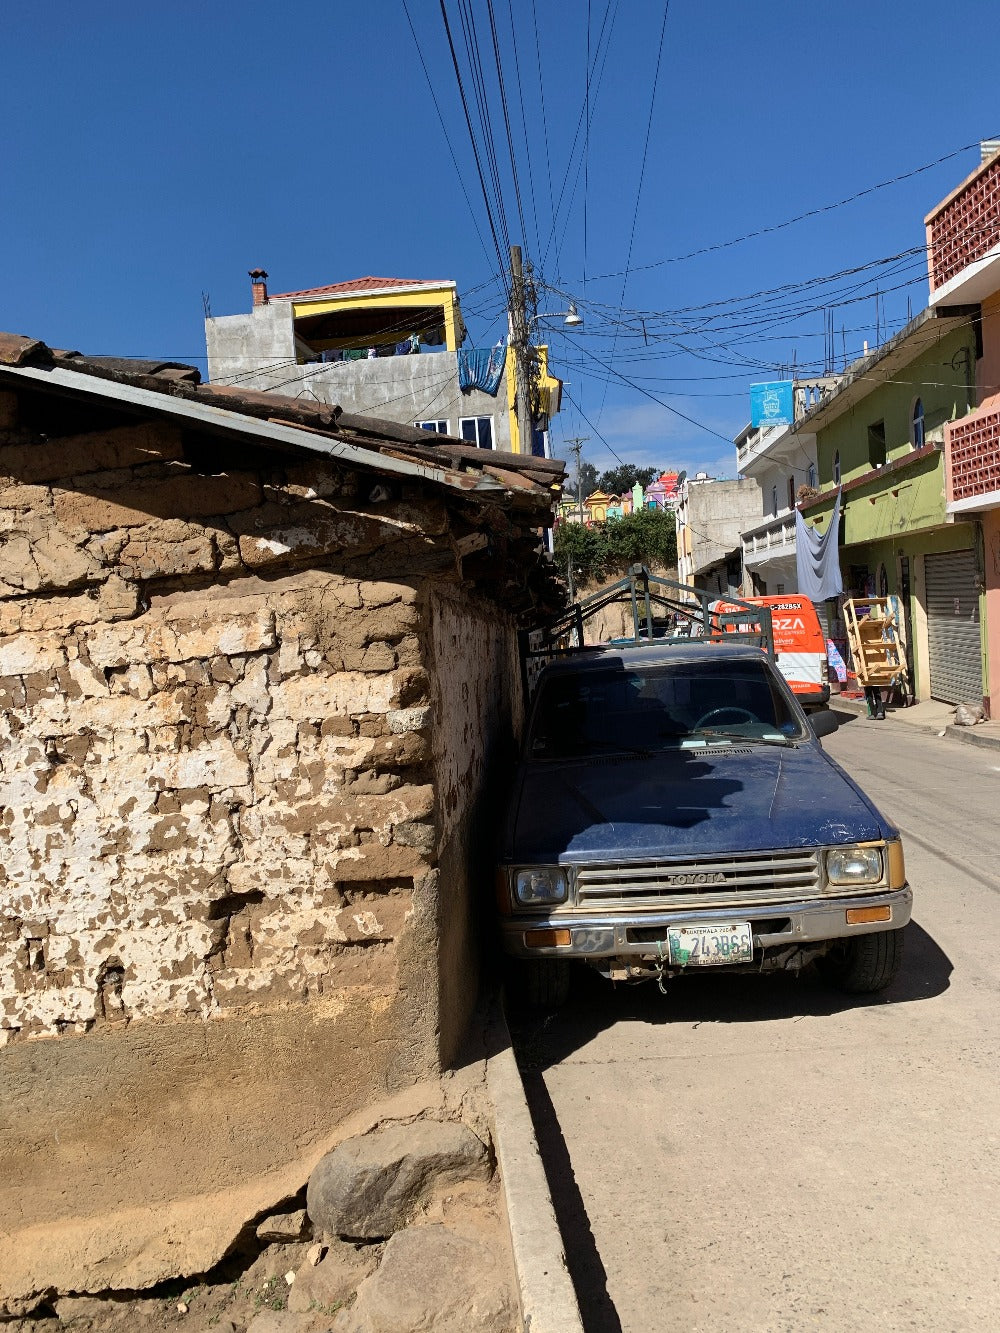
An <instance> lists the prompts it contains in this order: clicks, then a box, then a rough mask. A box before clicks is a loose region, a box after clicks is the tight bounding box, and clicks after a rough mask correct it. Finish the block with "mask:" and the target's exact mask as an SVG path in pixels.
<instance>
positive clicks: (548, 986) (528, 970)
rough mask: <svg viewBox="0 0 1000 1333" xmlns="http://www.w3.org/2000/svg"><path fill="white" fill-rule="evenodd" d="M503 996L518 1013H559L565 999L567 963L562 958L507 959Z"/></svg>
mask: <svg viewBox="0 0 1000 1333" xmlns="http://www.w3.org/2000/svg"><path fill="white" fill-rule="evenodd" d="M507 961H508V967H507V996H508V998H509V1000H510V1002H511V1004H513V1005H514V1006H516V1007H517V1008H520V1009H559V1008H561V1007H562V1005H564V1004H565V1003H566V1001H567V999H568V998H569V983H570V971H569V962H568V960H566V959H564V958H510V959H508V960H507Z"/></svg>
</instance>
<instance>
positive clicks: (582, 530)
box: [554, 509, 677, 583]
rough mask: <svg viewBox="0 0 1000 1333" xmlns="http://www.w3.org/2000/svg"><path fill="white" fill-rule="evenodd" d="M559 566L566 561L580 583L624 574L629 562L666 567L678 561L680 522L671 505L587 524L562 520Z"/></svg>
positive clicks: (558, 540)
mask: <svg viewBox="0 0 1000 1333" xmlns="http://www.w3.org/2000/svg"><path fill="white" fill-rule="evenodd" d="M554 547H555V562H556V567H557V568H558V570H559V571H560V573H563V572H564V571H565V569H566V565H567V561H569V563H570V564H571V565H572V568H573V578H574V580H575V581H577V582H580V583H588V582H595V581H598V580H601V579H605V578H610V577H617V576H618V575H619V574H624V573H625V571H626V570H627V569H628V567H629V565H636V564H643V565H649V566H650V567H651V568H653V569H665V568H669V567H670V566H671V565H675V564H676V563H677V526H676V523H675V521H674V515H673V512H672V511H671V510H669V509H639V510H637V511H636V512H635V513H634V514H626V515H625V516H624V517H623V518H611V519H608V521H607V523H595V524H594V525H593V526H592V527H585V526H584V525H583V524H582V523H561V524H560V525H559V527H558V528H557V529H556V533H555V542H554Z"/></svg>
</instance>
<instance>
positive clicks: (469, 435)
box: [458, 417, 493, 449]
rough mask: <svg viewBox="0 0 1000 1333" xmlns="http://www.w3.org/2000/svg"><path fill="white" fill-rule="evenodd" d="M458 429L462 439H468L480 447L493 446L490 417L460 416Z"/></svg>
mask: <svg viewBox="0 0 1000 1333" xmlns="http://www.w3.org/2000/svg"><path fill="white" fill-rule="evenodd" d="M458 429H459V433H460V434H461V436H462V439H463V440H470V441H471V442H472V443H473V444H475V445H478V446H479V448H480V449H492V448H493V418H492V417H460V418H459V422H458Z"/></svg>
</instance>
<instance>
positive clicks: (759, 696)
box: [528, 656, 807, 759]
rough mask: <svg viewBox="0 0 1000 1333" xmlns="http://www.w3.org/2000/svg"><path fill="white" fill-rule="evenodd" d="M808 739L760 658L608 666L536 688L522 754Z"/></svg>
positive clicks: (577, 754)
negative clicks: (525, 747)
mask: <svg viewBox="0 0 1000 1333" xmlns="http://www.w3.org/2000/svg"><path fill="white" fill-rule="evenodd" d="M806 735H807V733H806V731H805V729H804V728H803V726H802V724H801V722H800V721H799V719H798V718H797V717H796V715H795V714H794V713H793V712H792V710H791V708H790V707H789V705H788V702H787V701H786V699H785V697H784V695H783V693H782V691H781V688H780V686H779V684H778V682H777V680H776V679H775V676H774V674H773V672H772V671H771V670H770V668H769V666H768V664H767V662H766V661H765V659H764V658H763V656H762V657H761V658H760V659H759V660H756V659H748V660H746V661H739V662H734V661H732V660H729V661H719V662H706V661H705V660H704V659H702V660H700V661H698V662H689V663H681V662H678V663H676V664H675V663H660V664H658V665H656V666H652V665H651V666H648V667H646V666H636V665H632V664H629V665H628V666H625V665H619V666H611V665H609V666H608V668H607V669H606V670H603V669H592V670H586V671H580V672H573V673H570V672H566V673H557V674H554V675H553V676H551V677H550V678H549V679H548V680H546V681H543V682H542V684H541V686H540V693H539V697H538V701H537V704H536V706H535V709H534V712H533V714H532V722H531V732H530V735H529V738H528V755H529V757H531V758H532V759H564V758H579V757H581V756H586V755H597V754H604V755H606V754H608V753H609V752H611V751H618V752H621V753H624V754H629V753H632V754H635V753H638V754H642V755H645V754H648V753H650V752H655V751H659V750H668V749H676V748H678V747H682V748H685V749H687V748H695V747H697V748H701V747H703V746H709V745H728V746H732V745H738V744H746V743H748V742H749V743H760V744H789V743H790V742H793V741H798V740H804V739H805V738H806Z"/></svg>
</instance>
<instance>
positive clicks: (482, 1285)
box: [333, 1224, 519, 1333]
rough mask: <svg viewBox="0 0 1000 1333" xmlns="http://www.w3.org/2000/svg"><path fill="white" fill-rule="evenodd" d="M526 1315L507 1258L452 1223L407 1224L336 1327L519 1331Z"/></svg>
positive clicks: (398, 1332) (342, 1331) (400, 1332)
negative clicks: (518, 1303)
mask: <svg viewBox="0 0 1000 1333" xmlns="http://www.w3.org/2000/svg"><path fill="white" fill-rule="evenodd" d="M518 1327H519V1317H518V1314H517V1307H516V1303H515V1300H514V1296H513V1291H512V1282H511V1277H510V1272H509V1269H508V1267H507V1265H506V1262H505V1260H504V1259H503V1258H502V1257H501V1256H499V1255H498V1254H497V1252H496V1251H495V1250H494V1249H492V1248H491V1247H490V1246H489V1245H486V1244H484V1243H483V1242H482V1241H481V1240H479V1239H477V1238H475V1237H473V1236H468V1235H461V1234H460V1233H459V1232H456V1231H453V1230H451V1229H450V1228H449V1227H445V1226H440V1225H437V1224H434V1225H431V1226H413V1227H407V1228H406V1230H405V1231H400V1232H399V1233H398V1234H397V1235H395V1236H393V1238H392V1239H391V1240H390V1241H389V1243H388V1245H386V1247H385V1256H384V1257H383V1259H382V1263H381V1264H380V1266H379V1269H378V1271H377V1272H376V1273H375V1274H374V1275H373V1276H372V1277H370V1278H369V1279H368V1281H367V1282H364V1283H363V1284H362V1285H361V1287H360V1289H359V1290H358V1299H357V1301H356V1302H355V1303H354V1305H353V1307H352V1308H351V1309H350V1310H344V1311H341V1313H340V1314H338V1315H337V1316H336V1317H335V1319H334V1321H333V1329H334V1333H423V1330H430V1329H433V1330H434V1333H514V1331H515V1330H516V1329H517V1328H518Z"/></svg>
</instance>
